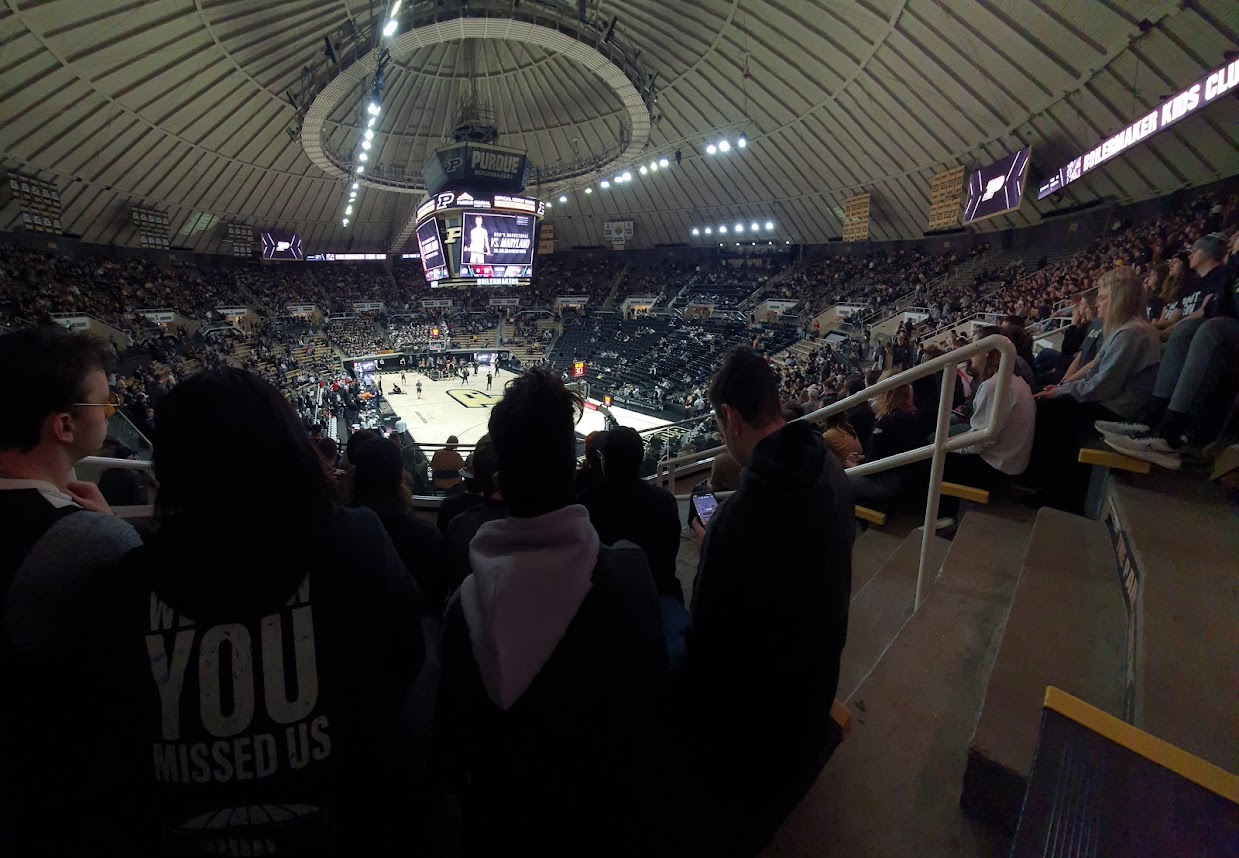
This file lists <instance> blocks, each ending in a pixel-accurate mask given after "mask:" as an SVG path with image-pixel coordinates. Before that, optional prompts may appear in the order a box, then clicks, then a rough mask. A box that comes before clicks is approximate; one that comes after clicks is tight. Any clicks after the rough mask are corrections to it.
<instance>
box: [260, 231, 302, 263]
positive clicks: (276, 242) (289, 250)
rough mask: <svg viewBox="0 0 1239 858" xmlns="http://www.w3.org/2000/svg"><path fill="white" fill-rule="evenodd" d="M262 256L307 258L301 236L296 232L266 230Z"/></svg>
mask: <svg viewBox="0 0 1239 858" xmlns="http://www.w3.org/2000/svg"><path fill="white" fill-rule="evenodd" d="M262 258H263V259H298V260H301V259H305V251H303V250H302V249H301V236H299V235H297V234H296V233H291V234H290V233H282V232H264V233H263V234H262Z"/></svg>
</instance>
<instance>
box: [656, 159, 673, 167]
mask: <svg viewBox="0 0 1239 858" xmlns="http://www.w3.org/2000/svg"><path fill="white" fill-rule="evenodd" d="M658 166H660V167H669V166H671V162H670V161H668V160H667V159H666V158H659V159H658Z"/></svg>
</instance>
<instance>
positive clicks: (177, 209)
mask: <svg viewBox="0 0 1239 858" xmlns="http://www.w3.org/2000/svg"><path fill="white" fill-rule="evenodd" d="M582 13H583V15H582ZM389 19H392V20H395V22H396V27H395V28H393V30H392V32H391V35H388V36H385V35H384V34H383V31H384V28H385V26H387V21H388V20H389ZM464 19H469V20H470V23H469V24H468V26H467V27H465V26H463V25H461V24H460V23H459V22H460V21H461V20H464ZM453 22H456V23H453ZM612 22H613V23H612ZM453 27H456V29H452V28H453ZM531 28H541V29H543V30H547V31H548V32H553V33H554V34H556V35H555V38H553V39H551V38H544V37H545V36H546V34H545V33H542V34H541V35H540V36H538V37H537V38H534V37H533V36H531V32H532V29H531ZM539 32H541V30H539ZM431 33H433V34H434V38H433V39H431V38H429V34H431ZM463 33H469V34H470V36H469V37H457V36H459V35H460V34H463ZM608 33H609V37H608ZM453 34H456V36H454V35H453ZM1237 44H1239V4H1237V3H1230V2H1205V0H1195V1H1194V2H1190V3H1187V2H1158V0H1128V2H1123V0H1108V2H1100V0H1098V1H1097V2H1081V1H1080V0H1020V2H1010V0H674V2H667V1H666V0H663V2H653V0H586V2H584V3H578V2H576V0H572V2H559V1H558V0H540V2H539V0H524V2H514V0H469V2H468V3H467V4H466V3H462V2H460V0H421V2H404V3H402V4H401V5H400V7H399V9H398V10H397V12H396V14H395V15H394V16H392V2H390V0H389V2H387V3H381V4H380V3H362V2H350V0H344V2H337V3H322V2H316V0H305V1H304V2H296V0H294V2H279V3H270V2H268V3H259V2H254V0H130V2H115V0H92V2H83V0H25V2H23V0H9V2H7V3H6V4H5V5H4V6H3V7H0V45H2V50H0V93H3V94H2V96H0V99H2V103H3V104H4V110H3V112H0V166H3V168H4V169H5V171H6V172H7V171H17V172H20V173H22V174H23V175H28V176H31V177H35V178H39V179H42V180H45V181H49V182H52V183H54V184H55V185H56V186H57V187H58V188H59V189H60V193H61V208H62V212H63V214H62V220H63V224H64V229H65V231H66V232H67V233H69V234H71V235H77V236H81V237H82V238H83V239H84V240H86V241H91V242H103V243H112V242H117V243H130V242H131V235H132V232H133V230H132V223H131V217H130V212H131V211H132V209H133V208H134V207H135V206H138V207H144V208H153V209H159V210H161V211H163V212H166V213H167V214H168V215H169V217H170V221H171V225H170V232H171V235H170V238H171V244H172V245H173V246H174V247H184V248H188V249H191V250H194V251H198V252H222V251H223V248H224V246H225V245H224V238H223V231H224V228H225V224H229V223H246V224H250V225H252V226H254V227H255V228H275V229H280V230H283V231H287V232H296V233H298V234H300V235H301V236H302V241H303V246H304V247H305V249H306V251H307V252H311V253H313V252H319V251H347V250H352V251H387V250H393V249H399V248H398V247H395V246H393V243H395V242H398V238H399V236H401V235H402V234H403V233H402V231H404V230H405V228H406V225H407V224H408V222H409V219H410V217H411V214H412V211H413V209H414V207H415V206H416V205H417V203H418V202H419V200H420V199H421V194H420V192H419V190H418V188H419V185H418V181H419V176H420V170H421V168H422V165H423V164H424V163H425V161H426V159H427V157H428V156H429V154H430V153H431V152H432V151H433V150H434V149H435V148H436V147H438V146H441V145H443V143H444V142H445V140H446V139H447V135H448V133H449V130H450V129H451V128H452V126H453V123H454V121H455V120H456V119H457V117H458V115H459V112H460V108H461V105H462V103H469V102H472V103H473V104H474V105H475V106H478V105H480V106H481V108H482V110H483V112H484V113H486V114H487V115H488V116H489V117H492V118H493V123H494V126H495V127H497V128H498V130H499V134H500V136H499V141H498V142H499V145H502V146H507V147H512V148H516V149H522V150H525V151H526V152H527V153H528V155H529V157H530V159H531V161H532V162H533V164H534V165H535V168H536V175H537V177H538V180H539V181H538V183H537V184H534V185H531V186H530V188H529V192H530V193H531V194H537V195H539V196H541V197H543V198H544V199H547V200H548V201H551V202H552V204H553V208H552V210H551V211H549V212H548V219H549V220H550V222H552V223H554V224H555V232H556V238H557V241H558V246H560V247H571V246H575V245H587V246H589V245H600V244H602V243H603V224H604V222H606V221H612V220H625V221H628V220H631V221H633V222H634V224H635V235H634V239H633V242H632V244H633V245H635V246H653V245H656V244H676V243H689V244H692V243H694V242H695V241H697V240H696V239H693V238H692V237H691V230H692V227H693V226H696V225H706V224H710V223H726V222H729V221H731V220H733V219H737V220H740V219H742V220H745V221H748V220H750V219H751V220H757V219H760V220H761V221H762V222H765V221H766V220H770V221H772V222H774V223H775V224H776V229H775V230H774V232H775V234H776V235H777V237H778V238H779V239H782V240H785V241H791V242H792V243H818V242H826V241H829V240H832V239H836V238H838V237H839V236H840V235H841V233H842V229H843V224H842V215H843V203H844V201H845V200H846V199H847V198H849V197H852V196H854V195H856V194H860V193H868V194H870V201H871V223H870V237H871V238H873V239H896V238H918V237H920V236H921V235H922V234H923V233H924V232H925V230H926V229H927V213H928V210H929V206H930V181H931V179H932V177H933V176H934V175H935V174H938V173H941V172H943V171H945V170H949V169H951V168H954V167H957V166H963V167H964V168H965V171H969V170H972V169H975V168H978V167H982V166H985V165H987V164H990V163H992V162H994V161H997V160H999V159H1000V158H1002V157H1003V156H1004V155H1006V154H1008V153H1011V152H1014V151H1016V150H1019V149H1022V148H1024V147H1026V146H1031V147H1032V154H1031V159H1030V164H1029V177H1030V178H1029V185H1030V190H1029V192H1028V193H1027V194H1026V195H1025V198H1024V203H1023V205H1022V206H1021V207H1020V208H1019V209H1018V210H1017V211H1015V212H1012V213H1011V214H1008V215H1003V216H1000V217H996V218H993V219H991V220H988V221H984V222H982V223H979V224H977V226H976V227H975V228H977V229H984V230H992V229H1003V228H1007V227H1012V226H1022V225H1026V224H1030V223H1035V222H1037V221H1038V220H1039V219H1040V218H1041V216H1042V215H1043V214H1045V213H1048V212H1052V211H1054V210H1056V209H1063V208H1069V207H1072V206H1076V205H1081V204H1085V203H1090V202H1093V201H1096V200H1098V199H1104V200H1107V201H1127V200H1136V199H1143V198H1148V197H1152V196H1156V195H1160V194H1164V193H1167V192H1170V191H1173V190H1176V189H1179V188H1183V187H1188V186H1192V185H1198V184H1202V183H1205V182H1208V181H1211V180H1214V179H1217V178H1222V177H1225V176H1228V175H1232V174H1234V173H1236V172H1239V137H1237V134H1239V132H1237V129H1239V98H1236V97H1235V95H1234V93H1228V94H1227V95H1226V96H1225V97H1219V98H1217V99H1216V101H1214V102H1212V103H1210V104H1209V105H1207V107H1206V108H1205V109H1200V110H1196V111H1194V112H1192V114H1191V115H1189V116H1187V117H1185V118H1184V119H1182V121H1179V122H1177V123H1176V124H1174V125H1172V126H1171V127H1169V128H1167V129H1166V130H1165V131H1163V132H1161V133H1158V134H1156V135H1154V136H1150V137H1149V138H1148V139H1146V140H1141V141H1140V142H1138V143H1137V144H1134V145H1132V146H1130V148H1128V149H1126V150H1125V151H1123V152H1122V153H1121V154H1119V155H1117V156H1116V157H1114V158H1112V159H1110V160H1107V161H1106V162H1105V163H1104V164H1102V165H1100V166H1098V167H1097V168H1096V169H1093V170H1090V171H1088V172H1086V173H1084V175H1083V176H1082V177H1081V178H1080V179H1079V180H1078V181H1075V182H1073V183H1071V184H1070V185H1068V186H1067V187H1065V188H1063V189H1062V190H1061V191H1060V192H1059V193H1056V194H1054V195H1051V196H1049V197H1047V198H1046V199H1044V200H1041V201H1038V200H1036V193H1035V186H1036V184H1037V182H1038V181H1044V179H1045V178H1046V177H1048V176H1049V175H1052V174H1053V173H1054V171H1056V170H1057V169H1058V168H1059V167H1060V166H1062V165H1064V164H1066V163H1067V162H1069V161H1070V160H1071V159H1073V158H1075V157H1076V156H1077V155H1080V154H1082V153H1085V152H1087V151H1089V150H1091V149H1093V148H1094V147H1095V146H1098V145H1100V144H1101V141H1102V140H1104V139H1106V138H1108V137H1110V136H1112V135H1114V134H1116V133H1117V132H1121V131H1122V130H1123V129H1124V128H1126V127H1128V126H1129V125H1131V124H1132V123H1133V122H1135V121H1137V120H1139V119H1140V118H1141V117H1142V116H1144V115H1145V114H1147V113H1149V111H1151V110H1152V109H1153V108H1154V107H1156V106H1157V105H1159V104H1160V103H1161V102H1163V101H1164V100H1165V99H1166V98H1167V97H1168V96H1171V95H1174V94H1175V93H1177V92H1179V91H1181V90H1182V89H1183V88H1184V87H1188V86H1190V85H1191V84H1192V83H1193V82H1195V81H1197V80H1199V79H1201V78H1202V76H1203V75H1205V74H1206V73H1208V72H1210V71H1212V70H1215V69H1219V68H1223V67H1224V66H1226V65H1227V64H1229V63H1231V62H1233V60H1234V59H1236V56H1237V55H1236V54H1235V53H1233V52H1234V51H1236V45H1237ZM380 57H382V64H383V75H382V83H383V86H382V91H381V104H382V110H381V113H380V114H379V115H378V116H377V117H376V121H375V122H374V123H373V124H372V125H371V126H370V128H371V130H372V131H373V132H374V134H373V137H372V141H373V142H372V148H371V149H370V150H369V152H368V155H369V156H370V160H369V161H368V162H367V163H368V164H370V165H372V166H373V167H374V168H375V169H374V170H372V175H374V176H375V177H376V179H377V177H378V176H380V175H383V176H389V177H391V176H394V177H398V179H396V180H393V182H392V183H391V184H393V185H400V187H386V188H384V187H376V186H372V185H371V184H369V183H367V184H366V186H365V187H364V188H363V189H362V190H361V191H360V192H359V196H358V199H357V202H356V209H357V211H356V212H355V213H354V215H353V216H352V218H351V222H350V224H349V225H348V226H347V227H345V226H343V225H342V222H341V208H342V205H343V203H344V200H345V199H346V196H347V188H348V185H349V178H348V177H347V176H346V174H345V173H344V172H342V171H341V170H338V169H334V168H332V167H331V166H330V165H331V161H330V159H329V158H328V157H327V154H328V153H335V154H336V155H339V154H340V153H346V152H354V151H356V150H355V148H354V147H356V146H358V145H359V141H360V140H361V138H362V135H363V134H364V133H365V131H366V129H367V122H368V115H367V113H366V111H365V107H364V105H365V103H366V101H367V99H368V98H369V97H370V96H371V94H372V93H373V83H374V71H375V63H376V62H377V61H378V59H379V58H380ZM328 87H334V88H335V89H334V90H332V92H334V93H335V95H337V96H338V98H337V99H336V100H334V101H328V100H324V99H322V98H320V96H321V95H322V94H323V93H326V92H328V89H327V88H328ZM1234 92H1239V86H1236V87H1235V90H1234ZM316 107H317V108H318V109H319V112H320V113H321V114H322V115H317V114H315V108H316ZM311 126H312V129H313V132H314V133H313V135H310V134H308V133H304V132H307V131H308V130H310V129H311ZM741 136H743V137H744V139H745V140H746V143H747V145H746V146H745V147H744V148H743V149H742V150H741V149H739V148H738V147H735V146H733V148H732V149H731V151H729V152H725V153H724V152H717V151H716V152H715V153H714V154H710V153H709V152H708V150H707V147H708V146H710V144H712V143H714V142H716V141H717V140H721V139H729V140H732V141H735V140H738V139H739V138H740V137H741ZM311 137H312V139H311ZM367 142H370V141H367ZM677 151H678V152H679V153H680V159H679V163H678V164H677V163H674V153H675V152H677ZM659 158H668V159H671V161H672V163H671V165H670V166H669V167H668V168H665V169H662V170H659V171H657V172H650V173H648V174H646V175H634V179H633V180H632V181H629V182H624V183H622V184H618V185H612V186H611V187H610V188H607V189H603V188H602V187H601V184H600V183H601V181H602V180H604V179H607V178H608V177H611V176H613V175H615V174H617V173H620V172H622V171H624V170H625V169H630V170H631V171H632V172H633V173H634V174H636V173H637V171H638V170H639V168H640V167H641V166H643V165H645V164H648V163H650V161H651V159H654V160H657V159H659ZM323 165H327V166H326V167H324V166H323ZM582 165H586V166H585V167H583V166H582ZM590 165H592V166H590ZM586 167H588V168H586ZM586 187H590V189H591V191H592V193H589V194H586V193H585V188H586ZM561 197H563V198H564V199H566V200H567V202H564V203H560V202H559V200H560V198H561ZM18 223H19V211H18V207H17V205H16V203H15V202H14V201H13V200H12V199H7V198H6V200H5V204H4V207H3V209H2V210H0V228H3V229H13V228H15V227H16V226H17V225H18Z"/></svg>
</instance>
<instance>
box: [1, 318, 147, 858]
mask: <svg viewBox="0 0 1239 858" xmlns="http://www.w3.org/2000/svg"><path fill="white" fill-rule="evenodd" d="M110 363H111V361H110V351H109V349H108V348H107V347H106V346H105V345H104V344H103V343H101V342H99V341H97V340H95V339H94V338H92V337H88V336H78V335H75V334H71V333H69V332H68V331H66V330H63V329H60V328H37V329H28V330H23V331H18V332H16V333H13V334H8V335H7V336H2V337H0V367H3V368H4V369H5V370H6V371H7V372H8V373H10V374H11V373H13V372H20V373H21V374H22V377H23V379H25V381H26V384H25V385H24V390H25V393H24V394H23V395H22V396H19V397H12V398H10V399H9V400H8V401H6V402H5V405H4V410H3V417H0V683H3V687H4V689H5V693H6V694H7V695H8V699H10V700H13V701H21V702H20V704H18V705H13V706H7V707H2V708H0V735H5V736H9V737H10V738H11V741H10V743H9V748H10V751H9V752H6V753H5V754H3V755H0V841H3V842H10V841H12V842H32V841H31V839H30V837H28V836H23V832H24V833H25V834H31V833H33V832H37V838H38V839H39V840H41V841H46V840H47V839H48V838H52V839H55V838H57V837H61V836H64V837H71V836H72V835H71V833H70V832H68V831H67V828H70V827H71V826H69V827H66V826H64V824H63V818H62V817H61V816H60V815H61V814H62V813H67V814H68V816H69V817H72V816H73V815H74V814H73V810H72V804H73V802H74V800H75V798H78V797H80V794H79V795H78V796H75V795H74V792H75V788H74V785H81V786H82V788H83V789H85V788H86V786H87V784H86V779H84V778H82V777H80V773H81V772H83V771H88V770H89V763H90V760H88V759H84V758H83V757H82V756H81V753H82V749H81V748H80V747H79V746H80V745H81V743H80V742H78V741H69V740H68V739H69V737H75V736H80V734H81V730H82V729H83V726H82V722H84V721H85V720H86V718H87V717H88V715H89V712H90V707H89V706H88V705H85V704H84V702H83V701H84V700H86V699H88V698H89V696H90V695H89V693H88V692H87V691H86V690H85V689H83V688H82V687H81V684H80V683H78V682H75V681H74V679H73V677H75V676H80V675H81V674H82V673H83V671H84V668H83V666H82V662H83V659H85V658H86V656H87V654H88V653H89V652H90V650H91V633H90V631H88V630H89V629H91V628H93V622H94V621H95V620H96V617H95V616H94V606H95V605H97V604H98V602H99V597H100V596H101V595H102V594H103V593H105V592H106V591H107V589H108V588H109V587H111V586H112V585H113V581H112V580H111V578H110V572H111V570H112V568H113V566H114V565H115V564H116V561H117V560H119V559H120V557H121V556H122V555H123V554H125V553H126V552H127V551H129V550H130V549H132V548H135V547H137V546H138V545H139V544H140V543H141V540H140V539H139V538H138V535H137V533H136V532H135V531H134V529H133V528H132V527H131V526H130V525H129V524H127V523H126V522H124V521H121V520H120V519H118V518H116V517H115V516H114V515H113V514H112V511H111V509H110V508H109V507H108V505H107V502H106V501H104V499H103V495H102V494H101V493H100V492H99V489H98V487H97V486H95V485H94V484H93V483H87V482H80V481H77V480H75V479H74V475H73V465H74V463H75V462H77V461H78V460H79V459H81V458H83V457H85V456H89V455H91V454H92V453H94V452H95V451H96V450H98V449H99V447H100V446H101V445H102V444H103V441H104V439H105V438H106V437H107V421H108V417H110V416H111V415H112V414H113V413H114V412H115V411H116V400H115V398H114V397H113V395H112V394H111V393H110V391H109V390H108V375H107V374H108V371H109V369H110ZM66 805H67V806H66ZM53 814H54V816H53ZM14 838H16V839H14ZM63 845H66V846H67V845H69V844H67V843H66V844H63ZM50 851H51V852H57V851H58V850H57V849H54V848H53V849H50ZM64 851H67V852H71V851H73V850H72V849H66V850H64Z"/></svg>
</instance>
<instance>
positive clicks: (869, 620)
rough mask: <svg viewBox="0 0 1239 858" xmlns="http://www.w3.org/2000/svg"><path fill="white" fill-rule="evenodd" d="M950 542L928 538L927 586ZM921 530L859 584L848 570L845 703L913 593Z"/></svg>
mask: <svg viewBox="0 0 1239 858" xmlns="http://www.w3.org/2000/svg"><path fill="white" fill-rule="evenodd" d="M950 547H951V543H950V542H948V541H947V540H945V539H942V538H941V537H937V536H935V537H934V538H933V540H932V541H931V542H930V554H929V566H928V569H927V570H926V572H925V577H926V586H928V584H929V582H932V581H933V579H934V578H936V577H937V575H938V570H939V568H940V567H941V565H942V560H943V558H945V557H946V553H947V549H949V548H950ZM920 553H921V537H920V534H915V533H913V534H908V535H907V536H906V537H904V539H903V541H902V542H901V543H900V544H899V547H898V548H897V549H896V550H895V552H894V553H893V554H891V555H890V556H889V557H888V558H887V560H886V562H885V563H883V564H882V567H881V568H880V569H879V570H878V571H877V573H876V574H874V575H873V576H872V577H870V579H869V580H868V581H866V582H865V583H864V584H863V585H858V584H857V583H856V581H855V572H853V585H852V605H851V608H850V609H849V610H848V639H847V645H846V646H845V647H844V648H843V657H842V659H841V660H840V663H839V691H838V693H837V694H836V695H835V696H836V697H837V698H838V699H839V700H840V701H842V702H843V703H847V702H848V700H849V698H851V696H852V695H853V693H854V692H855V691H856V689H857V688H858V687H859V686H860V684H861V681H862V680H863V679H864V678H865V676H866V674H868V673H869V671H870V670H872V669H873V666H874V665H875V664H877V663H878V660H879V659H880V658H881V657H882V653H884V652H885V651H886V648H887V647H888V646H889V645H890V642H891V641H892V640H894V639H895V636H896V635H897V634H899V630H900V629H901V628H903V624H904V623H905V622H907V620H908V617H910V616H912V603H913V601H914V600H915V598H916V571H917V565H918V563H919V560H920Z"/></svg>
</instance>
